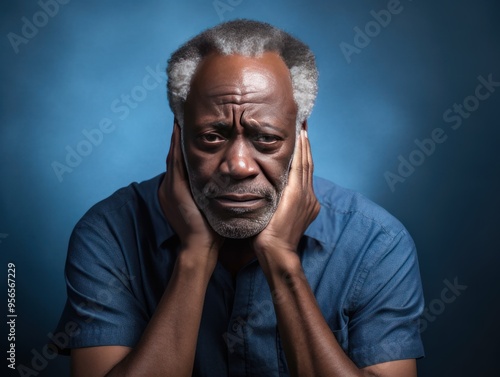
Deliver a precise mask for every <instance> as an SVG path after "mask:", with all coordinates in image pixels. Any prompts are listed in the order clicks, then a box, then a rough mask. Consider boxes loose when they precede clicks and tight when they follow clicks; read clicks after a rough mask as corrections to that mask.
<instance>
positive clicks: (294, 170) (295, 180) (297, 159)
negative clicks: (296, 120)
mask: <svg viewBox="0 0 500 377" xmlns="http://www.w3.org/2000/svg"><path fill="white" fill-rule="evenodd" d="M301 134H302V133H301V132H300V133H299V134H298V135H297V136H296V141H295V151H294V154H293V159H292V167H291V169H290V175H289V177H288V182H289V185H292V184H301V183H302V177H301V175H302V137H301Z"/></svg>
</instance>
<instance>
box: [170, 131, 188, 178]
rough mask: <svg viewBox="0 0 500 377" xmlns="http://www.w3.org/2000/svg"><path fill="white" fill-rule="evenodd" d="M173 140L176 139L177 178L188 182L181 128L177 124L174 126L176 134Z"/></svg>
mask: <svg viewBox="0 0 500 377" xmlns="http://www.w3.org/2000/svg"><path fill="white" fill-rule="evenodd" d="M173 138H174V146H173V148H174V166H175V173H176V178H177V179H178V180H180V181H186V180H187V172H186V165H185V163H184V155H183V153H182V146H181V127H180V126H179V125H178V124H177V123H175V125H174V133H173Z"/></svg>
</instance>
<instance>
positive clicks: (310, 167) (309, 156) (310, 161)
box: [304, 131, 314, 182]
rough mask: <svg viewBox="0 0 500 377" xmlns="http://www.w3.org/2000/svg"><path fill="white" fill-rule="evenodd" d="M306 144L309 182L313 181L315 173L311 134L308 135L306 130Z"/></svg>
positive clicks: (305, 152)
mask: <svg viewBox="0 0 500 377" xmlns="http://www.w3.org/2000/svg"><path fill="white" fill-rule="evenodd" d="M304 136H305V137H304V146H305V151H304V154H305V155H306V158H307V165H306V166H307V173H308V176H307V179H308V181H309V182H312V180H313V174H314V161H313V158H312V151H311V142H310V141H309V136H308V135H307V131H304Z"/></svg>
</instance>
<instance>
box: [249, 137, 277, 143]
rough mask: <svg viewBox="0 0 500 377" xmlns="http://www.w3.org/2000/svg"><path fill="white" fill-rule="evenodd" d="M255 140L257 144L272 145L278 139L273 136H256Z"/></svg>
mask: <svg viewBox="0 0 500 377" xmlns="http://www.w3.org/2000/svg"><path fill="white" fill-rule="evenodd" d="M255 140H256V141H257V142H259V143H264V144H272V143H275V142H277V141H278V138H277V137H276V136H273V135H257V136H256V138H255Z"/></svg>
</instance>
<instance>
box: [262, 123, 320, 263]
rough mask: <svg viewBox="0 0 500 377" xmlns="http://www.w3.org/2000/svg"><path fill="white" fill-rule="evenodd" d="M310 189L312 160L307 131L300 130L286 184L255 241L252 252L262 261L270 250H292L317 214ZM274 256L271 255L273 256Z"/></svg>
mask: <svg viewBox="0 0 500 377" xmlns="http://www.w3.org/2000/svg"><path fill="white" fill-rule="evenodd" d="M319 209H320V205H319V203H318V200H317V199H316V196H315V195H314V191H313V161H312V155H311V146H310V144H309V139H308V138H307V132H306V131H305V130H301V131H300V134H299V135H298V138H297V144H296V147H295V152H294V156H293V161H292V166H291V169H290V174H289V176H288V183H287V186H286V187H285V190H284V191H283V194H282V196H281V199H280V203H279V205H278V208H277V210H276V212H275V213H274V215H273V217H272V219H271V221H270V222H269V224H268V226H267V227H266V228H265V229H264V230H263V231H262V232H261V233H260V234H258V235H257V236H256V237H255V239H254V241H253V247H254V251H255V253H256V255H257V257H258V258H259V261H260V262H261V264H262V261H263V260H266V259H267V258H268V257H269V255H265V254H269V253H274V252H284V253H289V252H293V253H295V251H296V249H297V245H298V243H299V241H300V238H301V237H302V235H303V234H304V232H305V230H306V229H307V227H308V226H309V224H311V222H312V221H313V220H314V219H315V218H316V216H317V215H318V213H319ZM273 259H274V258H273Z"/></svg>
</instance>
